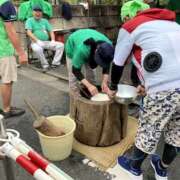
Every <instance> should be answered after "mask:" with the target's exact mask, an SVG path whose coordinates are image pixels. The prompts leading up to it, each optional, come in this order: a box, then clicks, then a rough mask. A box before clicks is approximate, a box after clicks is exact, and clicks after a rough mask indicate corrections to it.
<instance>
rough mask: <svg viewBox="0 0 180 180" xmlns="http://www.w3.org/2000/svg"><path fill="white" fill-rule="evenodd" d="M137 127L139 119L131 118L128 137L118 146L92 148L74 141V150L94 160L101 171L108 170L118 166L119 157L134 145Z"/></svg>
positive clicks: (128, 125) (129, 119) (129, 118)
mask: <svg viewBox="0 0 180 180" xmlns="http://www.w3.org/2000/svg"><path fill="white" fill-rule="evenodd" d="M137 127H138V123H137V119H135V118H133V117H131V116H129V117H128V122H127V136H126V137H125V138H124V139H123V140H121V141H120V142H119V143H118V144H115V145H113V146H109V147H92V146H88V145H85V144H82V143H80V142H78V141H77V140H76V139H74V143H73V149H74V150H75V151H77V152H79V153H81V154H83V155H85V156H86V157H87V158H88V159H90V160H92V161H93V162H94V163H95V164H96V165H97V166H98V168H99V169H101V170H107V169H108V168H110V167H113V166H114V165H115V164H116V161H117V157H118V156H119V155H122V154H123V153H124V152H125V151H127V150H128V149H129V148H130V147H131V146H132V145H133V143H134V138H135V135H136V131H137Z"/></svg>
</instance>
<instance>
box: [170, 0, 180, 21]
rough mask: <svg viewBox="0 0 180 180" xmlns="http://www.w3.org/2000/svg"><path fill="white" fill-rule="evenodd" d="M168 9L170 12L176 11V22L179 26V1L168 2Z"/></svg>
mask: <svg viewBox="0 0 180 180" xmlns="http://www.w3.org/2000/svg"><path fill="white" fill-rule="evenodd" d="M167 8H168V9H170V10H172V11H176V10H178V11H179V13H176V22H177V23H178V24H180V1H179V0H169V3H168V6H167Z"/></svg>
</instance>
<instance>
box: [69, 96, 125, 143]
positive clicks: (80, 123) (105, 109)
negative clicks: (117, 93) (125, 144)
mask: <svg viewBox="0 0 180 180" xmlns="http://www.w3.org/2000/svg"><path fill="white" fill-rule="evenodd" d="M70 117H71V118H72V119H74V120H75V122H76V125H77V127H76V131H75V138H76V139H77V140H78V141H80V142H82V143H84V144H87V145H91V146H110V145H113V144H116V143H118V142H120V140H121V139H122V138H124V137H125V136H126V129H127V118H128V114H127V106H125V105H120V104H117V103H115V102H114V101H104V102H94V101H90V100H88V99H86V98H84V97H78V98H76V97H74V96H73V95H70Z"/></svg>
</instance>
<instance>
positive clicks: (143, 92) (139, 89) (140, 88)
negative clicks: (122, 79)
mask: <svg viewBox="0 0 180 180" xmlns="http://www.w3.org/2000/svg"><path fill="white" fill-rule="evenodd" d="M137 93H138V95H140V96H146V90H145V87H144V86H142V85H139V86H138V87H137Z"/></svg>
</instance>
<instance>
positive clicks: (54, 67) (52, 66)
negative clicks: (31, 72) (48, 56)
mask: <svg viewBox="0 0 180 180" xmlns="http://www.w3.org/2000/svg"><path fill="white" fill-rule="evenodd" d="M59 66H60V65H56V64H52V65H51V68H52V69H56V68H58V67H59Z"/></svg>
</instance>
